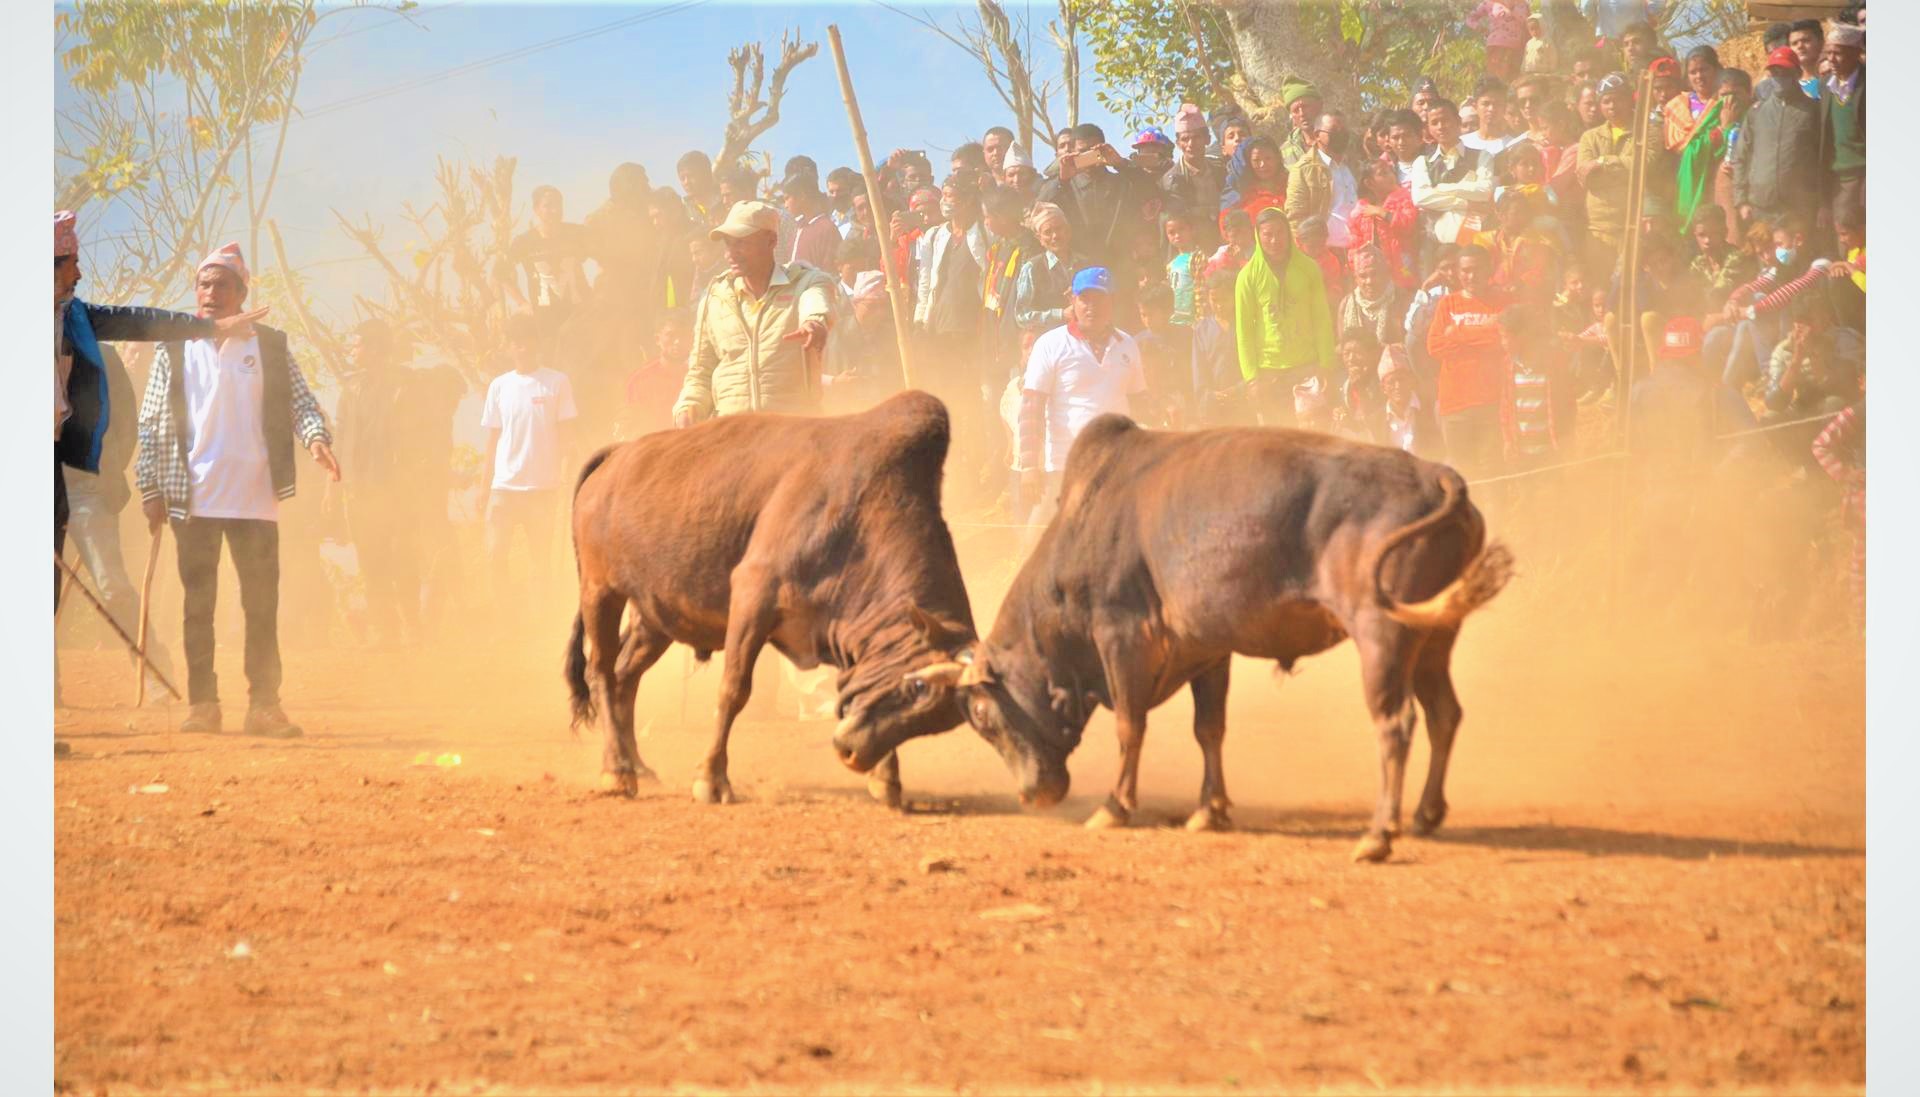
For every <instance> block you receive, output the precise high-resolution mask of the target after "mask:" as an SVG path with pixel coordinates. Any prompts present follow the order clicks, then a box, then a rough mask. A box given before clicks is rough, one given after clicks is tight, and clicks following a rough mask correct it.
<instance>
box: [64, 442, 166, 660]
mask: <svg viewBox="0 0 1920 1097" xmlns="http://www.w3.org/2000/svg"><path fill="white" fill-rule="evenodd" d="M60 471H61V472H62V473H64V474H65V476H66V481H67V536H68V538H69V539H70V540H72V542H73V547H74V550H75V551H76V552H77V553H78V554H79V556H80V564H81V566H82V567H84V568H85V569H86V572H87V576H88V578H90V579H92V580H93V586H94V589H95V591H96V592H97V593H98V594H99V595H100V604H101V605H103V606H106V607H107V612H108V613H110V614H112V615H113V619H114V621H116V622H118V623H119V625H120V627H121V628H123V629H125V630H126V632H127V635H128V636H131V637H133V638H134V640H135V641H136V642H137V641H138V640H139V639H140V637H139V635H138V634H139V631H140V592H139V591H138V590H136V589H135V588H134V585H133V581H132V580H131V579H129V578H128V577H127V564H126V560H125V558H124V556H122V554H121V552H120V516H119V515H118V514H116V513H115V512H114V511H112V510H109V509H108V508H107V503H106V496H105V492H104V490H103V488H102V486H101V484H100V478H99V477H98V476H95V475H93V474H92V473H90V472H81V471H80V470H78V469H71V468H67V469H61V470H60ZM159 632H160V630H159V629H156V628H154V627H153V625H152V623H151V622H149V623H148V625H147V659H148V661H149V662H151V663H152V664H153V665H154V666H156V667H159V668H160V671H161V673H163V674H167V675H168V677H172V674H171V666H172V663H171V660H170V659H168V657H167V648H166V645H164V644H162V643H161V642H160V636H159Z"/></svg>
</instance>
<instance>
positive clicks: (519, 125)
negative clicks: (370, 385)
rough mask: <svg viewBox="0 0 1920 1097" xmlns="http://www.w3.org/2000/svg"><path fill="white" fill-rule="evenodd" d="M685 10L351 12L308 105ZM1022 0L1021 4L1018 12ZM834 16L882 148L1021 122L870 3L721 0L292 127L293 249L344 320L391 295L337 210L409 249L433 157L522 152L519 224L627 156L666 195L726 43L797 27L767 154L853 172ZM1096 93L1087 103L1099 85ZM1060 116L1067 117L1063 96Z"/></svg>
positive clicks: (695, 143)
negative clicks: (354, 301)
mask: <svg viewBox="0 0 1920 1097" xmlns="http://www.w3.org/2000/svg"><path fill="white" fill-rule="evenodd" d="M672 6H673V5H671V4H668V3H664V2H663V3H653V4H568V5H547V4H525V3H523V4H513V5H507V4H494V3H484V2H481V0H456V2H453V3H447V2H445V0H426V2H425V3H423V4H422V5H421V7H420V8H419V10H418V11H416V12H415V13H414V15H413V20H412V22H411V23H410V22H408V21H405V20H402V19H400V18H398V17H396V16H395V15H393V14H392V13H390V12H386V11H380V10H371V9H370V10H353V11H343V12H339V13H337V14H334V15H332V16H330V17H329V18H327V20H326V21H325V23H324V24H323V25H322V27H321V28H320V30H318V31H317V32H316V33H315V36H314V42H315V44H314V46H313V47H312V52H311V53H310V56H309V60H308V63H307V69H306V72H305V74H304V76H303V77H302V83H301V89H300V99H299V104H300V106H301V108H302V109H303V110H305V111H310V112H319V111H320V110H321V109H322V108H325V107H326V106H328V105H329V104H333V103H338V102H340V101H342V100H344V99H348V98H350V97H353V96H357V95H361V94H365V93H368V92H372V91H379V90H382V89H386V88H390V87H393V86H395V85H399V84H403V83H406V82H407V81H409V80H414V79H418V78H421V77H426V76H429V75H432V74H435V73H439V72H443V71H445V70H447V69H449V68H453V67H455V66H458V65H463V64H466V63H469V62H472V61H476V60H479V59H482V58H486V57H489V56H492V55H495V54H499V53H503V52H506V51H510V50H514V49H518V48H521V47H524V46H528V45H531V44H534V43H537V42H543V41H546V40H549V39H553V38H558V37H561V36H564V35H568V34H572V33H575V32H581V31H587V30H590V29H592V28H595V27H597V26H601V25H604V24H607V23H612V22H615V21H617V20H620V19H623V18H627V17H630V16H634V15H638V14H643V13H645V12H647V11H649V10H661V9H667V8H670V7H672ZM898 6H901V7H904V8H906V10H909V11H913V12H915V13H916V14H918V13H922V12H927V11H931V13H932V14H933V15H934V16H935V17H936V18H938V19H941V20H942V21H945V22H948V23H951V22H952V21H953V20H954V19H956V18H957V16H959V15H960V14H962V13H967V12H971V11H972V10H973V8H974V5H972V4H970V3H968V4H952V3H947V4H940V3H934V4H921V5H914V6H911V7H908V6H906V5H898ZM1025 7H1026V5H1025V4H1024V3H1020V2H1014V3H1009V4H1008V8H1009V11H1011V12H1014V13H1016V15H1017V14H1019V13H1022V12H1024V10H1025ZM1055 10H1056V5H1054V4H1053V3H1042V4H1038V5H1035V7H1034V13H1035V19H1036V24H1035V32H1036V34H1037V35H1044V24H1045V18H1046V15H1049V14H1051V13H1053V12H1054V11H1055ZM829 23H837V24H838V25H839V27H840V32H841V36H842V39H843V41H844V42H845V44H846V49H847V55H848V61H849V65H850V67H851V70H852V73H853V79H854V86H855V90H856V91H857V93H858V94H859V97H860V105H861V110H862V113H863V114H864V116H865V120H866V125H867V130H868V134H869V137H870V140H871V141H872V144H873V151H874V155H875V156H876V157H884V156H885V155H886V153H887V152H888V151H889V150H890V149H893V148H895V147H901V146H905V147H912V148H924V149H927V150H928V152H929V154H930V155H932V156H933V157H934V160H935V163H936V165H941V166H944V165H943V164H942V157H941V154H942V151H943V150H947V149H951V148H952V147H953V146H955V145H957V144H959V143H961V142H963V141H965V140H969V139H977V138H978V135H979V134H980V133H981V132H983V131H984V130H985V129H986V128H987V127H988V126H990V125H993V124H996V123H1005V122H1008V121H1010V120H1009V119H1008V118H1007V112H1006V110H1005V108H1004V107H1003V106H1002V104H1001V103H1000V101H999V99H998V97H997V96H996V95H995V94H994V92H993V90H992V88H991V87H990V86H989V85H988V83H987V80H986V77H985V75H984V74H983V73H982V72H981V70H980V67H979V64H978V62H977V61H976V60H974V59H973V58H971V57H969V56H968V55H967V54H965V53H962V52H961V51H960V50H959V49H958V48H956V47H955V46H954V45H952V44H951V43H949V42H947V41H945V40H944V39H941V38H939V37H937V36H936V35H934V34H933V33H932V32H930V31H928V30H926V29H924V28H922V27H920V26H918V25H916V24H915V23H914V22H912V21H911V20H909V19H907V18H905V17H903V16H902V15H899V14H896V13H894V12H891V11H889V10H887V9H886V8H884V7H881V6H879V5H877V4H871V3H844V2H843V3H787V4H748V3H738V2H729V0H709V2H707V3H704V4H702V5H701V6H699V7H696V8H693V9H691V10H682V11H663V13H662V14H660V15H658V17H656V18H652V19H649V20H647V21H646V22H644V23H640V24H638V25H636V26H631V27H627V28H625V29H621V30H615V31H612V32H609V33H606V34H602V35H598V36H595V37H591V38H586V39H584V40H581V41H578V42H574V43H571V44H567V45H562V46H558V47H556V48H553V49H550V50H547V51H544V52H540V53H537V54H534V55H532V56H528V57H524V58H521V59H518V60H514V61H510V62H507V63H504V64H499V65H494V66H491V67H488V68H486V69H484V70H481V71H478V72H475V73H471V74H468V75H462V76H456V77H453V78H451V79H447V80H444V81H440V82H437V83H434V84H432V85H431V86H428V87H425V88H422V89H420V90H417V91H409V92H405V93H400V94H394V95H389V96H386V97H384V98H380V99H377V100H375V101H373V102H369V103H366V104H363V105H359V106H353V107H347V108H344V109H340V110H336V111H330V112H326V113H324V114H319V115H318V116H316V117H313V118H311V119H303V120H299V121H296V122H295V123H294V125H293V126H292V128H291V130H290V133H289V136H288V141H287V151H286V154H285V160H284V163H283V167H282V172H281V181H280V184H279V189H278V190H277V191H276V193H275V196H274V200H273V208H274V213H275V216H276V217H277V218H278V220H279V222H280V225H281V228H282V230H283V231H284V234H285V237H286V241H287V247H288V250H289V252H290V253H291V255H290V257H291V258H292V260H293V262H294V265H295V266H298V267H302V268H304V269H306V270H307V272H308V273H309V275H310V276H313V277H315V278H317V279H321V281H320V285H319V287H318V289H319V294H318V296H319V297H320V298H321V303H322V304H323V305H325V306H329V307H327V308H326V310H325V311H327V312H328V313H330V314H334V315H342V314H344V312H345V310H346V307H347V304H348V300H349V298H348V297H347V292H348V291H349V290H353V291H359V292H374V293H377V292H379V289H380V286H381V283H380V281H379V280H378V279H377V278H376V277H374V276H373V271H372V270H371V269H370V266H371V265H370V264H369V263H365V262H362V261H360V260H359V259H358V258H357V254H358V249H357V246H356V245H354V244H353V243H352V242H351V241H349V240H347V239H346V238H345V237H344V236H343V235H342V234H341V232H340V230H339V228H338V226H337V225H336V224H335V222H334V220H333V217H332V215H331V214H330V213H329V212H328V210H329V209H330V208H337V209H339V210H340V211H341V212H342V213H345V214H346V215H347V216H349V217H354V218H357V217H358V216H359V215H360V214H361V213H363V212H367V213H371V214H372V215H373V217H374V220H375V221H376V222H377V223H386V224H389V225H391V226H393V227H391V228H389V230H388V237H387V239H388V242H389V243H390V244H396V245H397V244H400V243H402V242H403V241H404V239H405V237H404V230H403V229H402V228H401V227H399V225H398V224H397V215H398V213H399V210H400V208H401V205H402V204H403V203H405V202H409V201H410V202H413V203H415V204H416V205H418V206H425V205H426V204H428V203H429V202H430V201H431V200H432V198H433V196H434V187H433V171H434V164H435V160H436V157H440V156H446V157H448V158H450V159H471V160H477V161H482V162H485V161H490V160H491V159H492V158H493V157H494V156H496V155H510V156H515V157H518V159H519V171H518V173H517V175H516V180H515V183H516V185H515V192H516V194H517V195H518V196H519V202H520V206H521V209H522V211H523V214H524V210H525V207H526V199H525V196H526V195H527V193H528V192H529V191H531V190H532V188H533V187H534V186H536V185H538V184H541V183H552V184H554V185H556V186H558V187H559V188H560V189H561V191H562V193H563V194H564V195H565V196H566V199H567V216H568V218H569V219H570V220H577V219H578V218H580V217H582V216H584V215H585V214H586V213H587V212H588V211H590V210H591V209H592V208H593V207H594V206H596V205H598V204H599V202H600V201H601V200H602V199H604V197H605V195H606V181H607V176H608V175H609V173H610V172H611V171H612V169H613V167H614V166H615V165H616V164H618V163H620V162H622V161H625V160H633V161H637V162H639V163H641V164H643V165H645V166H646V168H647V170H648V173H649V174H650V175H651V176H652V178H653V180H654V182H655V184H656V185H661V184H672V183H673V182H674V176H673V164H674V161H675V160H677V159H678V158H679V156H680V154H681V153H683V152H685V151H686V150H688V149H691V148H700V149H704V150H706V151H707V152H709V153H711V152H715V151H717V150H718V148H719V146H720V143H721V133H722V129H723V127H724V125H725V122H726V96H727V91H728V89H729V87H730V85H731V76H732V74H731V71H730V70H729V69H728V67H727V64H726V53H727V50H728V49H729V48H730V47H732V46H734V45H737V44H739V43H741V42H745V41H749V40H758V41H762V42H766V43H769V44H771V43H774V42H776V41H777V40H778V38H779V35H780V33H781V31H783V30H786V29H790V28H794V27H798V28H799V30H800V33H801V36H802V37H803V38H805V39H806V40H808V41H818V42H819V43H820V54H819V56H817V57H815V58H813V59H812V60H809V61H807V62H805V63H804V64H802V65H801V66H800V67H799V68H798V69H797V70H795V72H794V74H793V77H792V79H791V80H790V82H789V83H788V88H787V97H786V99H785V100H784V102H783V103H782V108H781V120H780V124H779V125H778V126H777V127H775V128H774V129H773V130H772V131H771V132H769V133H768V134H766V135H765V136H764V137H763V138H762V139H761V140H760V141H759V142H757V143H756V146H755V147H756V148H758V149H763V150H765V151H767V152H768V153H770V154H771V155H772V157H773V159H774V162H775V164H776V165H777V164H779V163H780V162H782V161H784V159H785V158H786V157H788V156H790V155H794V154H796V153H806V154H807V155H810V156H813V157H814V158H815V159H816V160H818V161H819V162H820V164H821V167H822V170H823V171H824V170H826V169H828V168H831V167H833V166H836V165H839V164H848V165H853V164H855V163H856V162H857V161H856V159H855V155H854V152H853V141H852V137H851V135H850V133H849V130H848V126H847V118H846V112H845V110H844V108H843V107H842V105H841V100H840V90H839V82H838V79H837V78H836V76H835V73H834V67H833V60H832V55H831V51H830V50H829V49H828V46H827V40H826V28H827V24H829ZM336 36H337V37H336ZM330 38H331V39H334V40H333V41H327V39H330ZM1036 47H1037V52H1038V53H1039V55H1040V56H1041V57H1043V58H1051V59H1054V60H1052V61H1050V62H1049V64H1050V65H1052V64H1057V55H1055V54H1054V53H1053V51H1052V49H1051V47H1050V45H1046V44H1044V41H1042V42H1038V43H1036ZM773 52H777V51H776V50H770V53H773ZM1088 63H1089V65H1090V58H1089V59H1088ZM769 67H771V65H770V66H769ZM1043 71H1044V70H1043ZM58 84H59V86H57V87H56V93H55V95H56V99H55V102H56V106H58V105H61V104H64V103H65V102H67V101H69V99H70V93H69V92H68V91H67V89H66V88H65V86H64V82H63V81H61V82H58ZM1083 95H1084V99H1085V101H1086V102H1087V103H1088V104H1090V105H1091V104H1092V99H1093V91H1092V87H1091V80H1090V79H1089V80H1088V81H1087V83H1086V85H1085V86H1084V87H1083ZM1058 112H1059V113H1060V114H1062V115H1063V114H1064V104H1062V105H1061V106H1060V107H1059V108H1058ZM1084 118H1085V120H1088V121H1093V122H1097V123H1100V124H1102V125H1103V126H1105V127H1106V128H1107V129H1108V131H1109V136H1112V137H1116V138H1117V137H1118V136H1119V133H1120V127H1119V125H1118V122H1117V121H1116V120H1114V119H1112V118H1111V117H1109V116H1107V115H1106V114H1105V112H1103V111H1100V110H1099V109H1098V107H1097V105H1092V109H1091V110H1088V111H1087V112H1085V114H1084ZM1116 143H1117V142H1116ZM263 145H265V146H266V147H268V148H270V145H267V144H266V142H265V141H263ZM1041 162H1042V163H1043V164H1044V163H1045V160H1044V159H1043V160H1042V161H1041ZM235 224H236V225H238V224H239V221H238V220H236V222H235ZM85 227H87V226H83V230H84V228H85ZM239 231H241V229H240V228H236V229H235V232H236V233H238V232H239ZM84 242H85V240H84V237H83V243H84ZM394 250H398V248H397V247H396V248H395V249H394ZM316 264H317V265H316ZM183 288H184V287H183Z"/></svg>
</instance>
